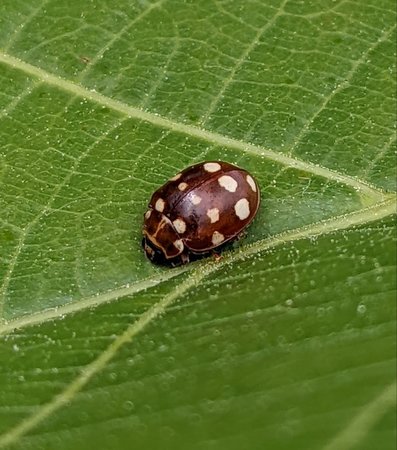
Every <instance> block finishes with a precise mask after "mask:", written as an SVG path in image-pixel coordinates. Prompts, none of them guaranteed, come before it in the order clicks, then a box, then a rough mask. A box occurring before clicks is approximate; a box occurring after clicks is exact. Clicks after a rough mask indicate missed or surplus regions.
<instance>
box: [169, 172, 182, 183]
mask: <svg viewBox="0 0 397 450" xmlns="http://www.w3.org/2000/svg"><path fill="white" fill-rule="evenodd" d="M181 176H182V174H181V173H177V174H176V175H175V176H174V177H172V178H170V181H176V180H179V178H181Z"/></svg>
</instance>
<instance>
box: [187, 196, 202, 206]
mask: <svg viewBox="0 0 397 450" xmlns="http://www.w3.org/2000/svg"><path fill="white" fill-rule="evenodd" d="M190 200H191V202H192V203H193V205H199V204H200V203H201V197H200V196H199V195H197V194H192V196H191V198H190Z"/></svg>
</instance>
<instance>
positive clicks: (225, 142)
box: [0, 27, 394, 203]
mask: <svg viewBox="0 0 397 450" xmlns="http://www.w3.org/2000/svg"><path fill="white" fill-rule="evenodd" d="M393 29H394V27H393ZM391 31H392V30H388V32H387V33H385V35H389V33H390V32H391ZM377 42H378V41H377ZM0 62H3V63H4V64H7V65H9V66H10V67H12V68H14V69H17V70H20V71H22V72H24V73H26V74H28V75H30V76H33V77H35V78H38V79H39V80H41V81H42V82H44V83H47V84H49V85H52V86H55V87H57V88H60V89H62V90H64V91H67V92H69V93H72V94H74V95H76V96H78V97H82V98H84V99H88V100H90V101H92V102H94V103H97V104H99V105H101V106H105V107H108V108H109V109H112V110H114V111H116V112H119V113H121V114H124V115H126V116H127V117H128V118H132V119H138V120H142V121H143V122H148V123H150V124H152V125H154V126H157V127H161V128H166V129H169V130H171V131H173V132H176V133H181V134H184V135H187V136H190V137H194V138H197V139H200V140H204V141H207V142H209V143H211V144H213V145H217V146H224V147H229V148H232V149H235V150H239V151H242V152H246V153H251V154H254V155H257V156H258V155H259V156H262V157H265V158H267V159H270V160H272V161H275V162H277V163H280V164H282V165H284V166H286V167H288V168H292V169H298V170H302V171H305V172H308V173H311V174H313V175H318V176H320V177H323V178H326V179H328V180H332V181H336V182H340V183H343V184H345V185H347V186H350V187H352V188H353V189H355V190H357V191H358V192H359V193H361V195H363V196H365V197H368V198H369V199H370V201H371V202H372V203H375V202H379V201H382V200H383V199H384V195H385V192H384V191H383V190H382V189H380V188H378V187H376V186H374V185H372V184H370V183H368V182H366V181H364V180H360V179H358V178H355V177H352V176H349V175H346V174H343V173H340V172H337V171H334V170H332V169H329V168H327V167H323V166H321V165H318V164H313V163H310V162H308V161H304V160H301V159H299V158H295V157H292V156H288V155H286V154H283V153H279V152H276V151H274V150H271V149H269V148H265V147H263V146H260V145H255V144H251V143H249V142H244V141H241V140H239V139H234V138H232V137H229V136H225V135H223V134H220V133H216V132H214V131H209V130H206V129H203V128H199V127H197V126H194V125H191V124H184V123H180V122H177V121H174V120H171V119H168V118H166V117H163V116H160V115H158V114H154V113H151V112H148V111H143V110H142V109H140V108H137V107H134V106H130V105H128V104H126V103H124V102H121V101H120V100H115V99H112V98H110V97H107V96H105V95H103V94H101V93H99V92H96V91H94V90H91V89H87V88H85V87H83V86H81V85H79V84H76V83H74V82H72V81H69V80H66V79H64V78H61V77H59V76H57V75H54V74H51V73H49V72H47V71H45V70H43V69H41V68H39V67H37V66H34V65H32V64H30V63H27V62H24V61H22V60H20V59H18V58H16V57H14V56H11V55H9V54H7V53H5V52H4V51H0Z"/></svg>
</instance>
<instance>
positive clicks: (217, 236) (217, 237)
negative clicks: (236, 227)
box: [211, 231, 225, 245]
mask: <svg viewBox="0 0 397 450" xmlns="http://www.w3.org/2000/svg"><path fill="white" fill-rule="evenodd" d="M224 240H225V236H224V235H223V234H222V233H219V231H214V233H213V234H212V239H211V241H212V243H213V244H214V245H219V244H220V243H221V242H223V241H224Z"/></svg>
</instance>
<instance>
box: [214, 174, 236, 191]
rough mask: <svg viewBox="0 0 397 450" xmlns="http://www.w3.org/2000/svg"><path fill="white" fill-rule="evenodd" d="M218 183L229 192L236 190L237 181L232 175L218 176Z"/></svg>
mask: <svg viewBox="0 0 397 450" xmlns="http://www.w3.org/2000/svg"><path fill="white" fill-rule="evenodd" d="M218 183H219V184H220V185H221V186H222V187H223V188H225V189H226V190H227V191H229V192H236V190H237V186H238V184H237V181H236V180H235V179H234V178H232V177H231V176H230V175H222V176H221V177H219V178H218Z"/></svg>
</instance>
